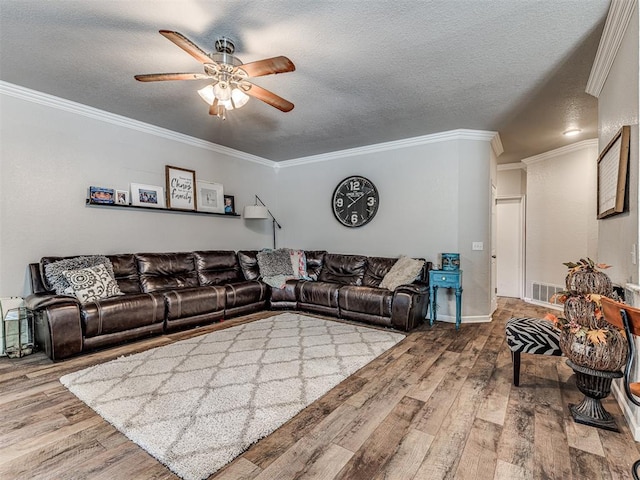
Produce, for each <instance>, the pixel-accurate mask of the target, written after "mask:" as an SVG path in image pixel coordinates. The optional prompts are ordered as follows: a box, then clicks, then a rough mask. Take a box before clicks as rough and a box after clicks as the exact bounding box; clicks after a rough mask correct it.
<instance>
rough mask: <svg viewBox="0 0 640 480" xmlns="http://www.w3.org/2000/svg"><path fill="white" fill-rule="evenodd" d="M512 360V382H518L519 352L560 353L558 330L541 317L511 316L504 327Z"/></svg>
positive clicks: (556, 354) (517, 383)
mask: <svg viewBox="0 0 640 480" xmlns="http://www.w3.org/2000/svg"><path fill="white" fill-rule="evenodd" d="M505 331H506V334H507V344H508V345H509V348H510V349H511V359H512V360H513V384H514V385H515V386H516V387H517V386H518V385H519V384H520V354H521V353H535V354H538V355H555V356H560V355H562V351H561V350H560V332H559V331H558V330H556V329H555V328H554V327H553V323H552V322H551V321H549V320H544V319H542V318H512V319H511V320H509V321H508V322H507V325H506V327H505Z"/></svg>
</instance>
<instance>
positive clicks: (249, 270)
mask: <svg viewBox="0 0 640 480" xmlns="http://www.w3.org/2000/svg"><path fill="white" fill-rule="evenodd" d="M238 262H239V263H240V269H241V270H242V274H243V275H244V278H245V280H257V279H259V278H260V267H259V266H258V251H257V250H241V251H239V252H238Z"/></svg>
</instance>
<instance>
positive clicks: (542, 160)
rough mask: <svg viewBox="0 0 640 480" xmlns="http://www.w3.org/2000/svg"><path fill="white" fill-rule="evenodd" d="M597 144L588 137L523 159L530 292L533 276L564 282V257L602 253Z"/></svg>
mask: <svg viewBox="0 0 640 480" xmlns="http://www.w3.org/2000/svg"><path fill="white" fill-rule="evenodd" d="M597 149H598V147H597V144H596V142H595V141H590V140H587V141H583V142H579V143H577V144H573V145H569V146H568V147H562V148H559V149H557V150H553V151H551V152H547V153H544V154H542V155H537V156H535V157H531V158H529V159H525V160H523V163H525V164H526V165H527V215H526V247H525V248H526V255H525V256H526V267H525V297H526V298H531V297H532V282H542V283H549V284H553V285H564V279H565V277H566V274H567V268H566V267H565V266H564V265H563V263H564V262H569V261H577V260H579V259H580V258H584V257H590V258H593V259H594V260H596V259H597V258H596V256H597V244H598V230H597V225H598V224H597V220H596V197H597V189H596V167H597V165H596V161H597V157H598V150H597ZM598 260H602V259H598Z"/></svg>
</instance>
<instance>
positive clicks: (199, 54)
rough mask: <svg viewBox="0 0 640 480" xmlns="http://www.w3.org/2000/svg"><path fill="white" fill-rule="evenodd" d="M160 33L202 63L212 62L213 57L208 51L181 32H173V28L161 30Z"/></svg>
mask: <svg viewBox="0 0 640 480" xmlns="http://www.w3.org/2000/svg"><path fill="white" fill-rule="evenodd" d="M160 34H162V35H164V36H165V37H166V38H168V39H169V40H171V41H172V42H173V43H175V44H176V45H177V46H179V47H180V48H181V49H183V50H184V51H185V52H187V53H188V54H189V55H191V56H192V57H193V58H195V59H196V60H198V61H199V62H200V63H211V58H210V57H209V56H208V55H207V52H205V51H204V50H202V49H201V48H200V47H199V46H197V45H196V44H195V43H193V42H192V41H191V40H189V39H188V38H187V37H185V36H184V35H182V34H181V33H178V32H173V31H171V30H160Z"/></svg>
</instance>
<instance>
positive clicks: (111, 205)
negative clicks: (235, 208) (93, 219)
mask: <svg viewBox="0 0 640 480" xmlns="http://www.w3.org/2000/svg"><path fill="white" fill-rule="evenodd" d="M85 203H86V205H87V206H89V207H107V208H135V209H137V210H146V211H155V212H170V213H186V214H190V215H213V216H215V217H228V218H240V216H241V215H240V214H239V213H214V212H198V211H196V210H178V209H175V208H156V207H142V206H139V205H121V204H118V203H93V202H92V201H90V200H89V199H88V198H87V199H86V200H85Z"/></svg>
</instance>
